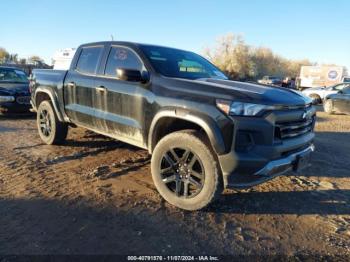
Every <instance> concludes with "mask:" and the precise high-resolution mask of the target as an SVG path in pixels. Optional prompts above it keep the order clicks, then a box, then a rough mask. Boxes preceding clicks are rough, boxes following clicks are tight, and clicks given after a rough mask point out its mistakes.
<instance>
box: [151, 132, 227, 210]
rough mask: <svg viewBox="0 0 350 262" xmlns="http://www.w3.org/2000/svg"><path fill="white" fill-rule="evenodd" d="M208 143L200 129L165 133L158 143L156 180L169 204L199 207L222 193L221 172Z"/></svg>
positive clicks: (154, 156) (190, 207)
mask: <svg viewBox="0 0 350 262" xmlns="http://www.w3.org/2000/svg"><path fill="white" fill-rule="evenodd" d="M208 144H209V143H206V142H205V141H204V138H203V136H201V134H200V133H199V132H197V131H179V132H175V133H172V134H169V135H167V136H165V137H164V138H162V139H161V140H160V141H159V143H158V144H157V146H156V147H155V149H154V152H153V155H152V162H151V169H152V178H153V182H154V184H155V186H156V188H157V190H158V192H159V193H160V195H161V196H162V197H163V198H164V199H165V200H166V201H168V202H169V203H170V204H172V205H174V206H176V207H179V208H181V209H185V210H199V209H202V208H204V207H206V206H207V205H208V204H209V203H211V202H212V201H213V200H214V199H215V198H217V197H218V196H219V195H220V194H221V193H222V190H223V186H222V185H223V184H222V176H221V173H220V171H219V168H218V163H217V160H216V157H215V155H214V153H213V150H212V149H211V148H210V145H208Z"/></svg>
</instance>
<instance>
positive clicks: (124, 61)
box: [105, 47, 143, 76]
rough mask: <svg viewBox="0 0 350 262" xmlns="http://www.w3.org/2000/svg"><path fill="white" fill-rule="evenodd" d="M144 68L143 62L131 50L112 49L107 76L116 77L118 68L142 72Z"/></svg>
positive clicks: (123, 48)
mask: <svg viewBox="0 0 350 262" xmlns="http://www.w3.org/2000/svg"><path fill="white" fill-rule="evenodd" d="M142 67H143V65H142V62H141V61H140V59H139V58H138V57H137V55H136V54H135V53H134V52H133V51H132V50H131V49H129V48H126V47H112V48H111V52H110V53H109V56H108V60H107V64H106V70H105V75H108V76H116V74H117V71H116V70H117V69H118V68H123V69H133V70H139V71H141V70H142Z"/></svg>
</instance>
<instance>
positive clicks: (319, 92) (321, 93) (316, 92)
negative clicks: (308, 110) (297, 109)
mask: <svg viewBox="0 0 350 262" xmlns="http://www.w3.org/2000/svg"><path fill="white" fill-rule="evenodd" d="M349 86H350V83H349V84H348V83H341V84H337V85H334V86H330V87H312V88H308V89H305V90H303V91H302V93H303V94H304V95H306V96H308V97H310V98H311V99H312V100H313V103H314V104H320V103H322V101H323V100H324V99H325V98H326V96H328V95H331V94H337V93H338V92H339V91H341V90H343V89H344V88H347V87H349Z"/></svg>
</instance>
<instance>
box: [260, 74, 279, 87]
mask: <svg viewBox="0 0 350 262" xmlns="http://www.w3.org/2000/svg"><path fill="white" fill-rule="evenodd" d="M258 83H259V84H263V85H274V86H281V85H282V80H281V78H279V77H275V76H264V77H263V78H262V79H260V80H258Z"/></svg>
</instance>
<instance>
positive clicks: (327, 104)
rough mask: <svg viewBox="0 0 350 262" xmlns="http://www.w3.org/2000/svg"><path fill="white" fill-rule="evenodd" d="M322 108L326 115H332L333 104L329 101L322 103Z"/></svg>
mask: <svg viewBox="0 0 350 262" xmlns="http://www.w3.org/2000/svg"><path fill="white" fill-rule="evenodd" d="M323 108H324V111H325V112H326V113H327V114H329V115H332V114H334V109H333V102H332V100H331V99H327V100H326V101H324V105H323Z"/></svg>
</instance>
